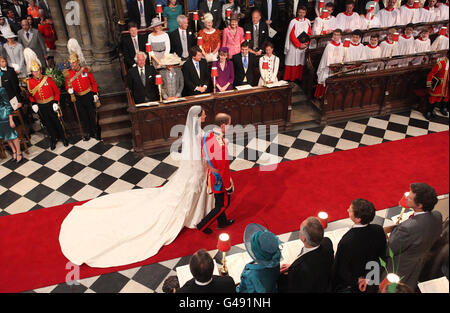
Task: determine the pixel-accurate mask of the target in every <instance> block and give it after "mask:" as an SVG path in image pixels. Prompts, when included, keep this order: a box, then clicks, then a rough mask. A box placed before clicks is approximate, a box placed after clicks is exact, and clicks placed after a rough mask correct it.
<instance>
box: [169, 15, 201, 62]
mask: <svg viewBox="0 0 450 313" xmlns="http://www.w3.org/2000/svg"><path fill="white" fill-rule="evenodd" d="M177 22H178V28H177V29H176V30H174V31H173V32H170V33H169V38H170V53H176V54H177V55H178V56H179V57H180V58H181V59H182V60H183V61H184V60H186V59H187V58H188V57H189V50H190V49H191V47H192V46H195V42H196V39H195V37H194V34H193V33H192V31H190V30H189V29H188V26H189V21H188V18H187V17H186V16H185V15H178V16H177Z"/></svg>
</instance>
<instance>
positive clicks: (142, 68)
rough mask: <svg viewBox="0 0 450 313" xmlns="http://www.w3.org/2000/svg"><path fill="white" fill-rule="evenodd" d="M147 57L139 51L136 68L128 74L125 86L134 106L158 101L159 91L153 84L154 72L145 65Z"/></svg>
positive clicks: (152, 68) (150, 67)
mask: <svg viewBox="0 0 450 313" xmlns="http://www.w3.org/2000/svg"><path fill="white" fill-rule="evenodd" d="M146 59H147V55H146V53H145V52H141V51H139V52H138V53H137V54H136V57H135V60H136V64H137V66H135V67H132V68H131V69H130V71H129V72H128V77H127V84H128V88H130V91H131V94H132V96H133V99H134V102H135V103H136V104H139V103H145V102H149V101H155V100H159V91H158V88H157V86H156V84H155V76H156V70H155V68H154V67H153V66H152V65H149V64H146Z"/></svg>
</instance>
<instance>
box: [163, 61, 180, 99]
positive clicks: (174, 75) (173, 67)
mask: <svg viewBox="0 0 450 313" xmlns="http://www.w3.org/2000/svg"><path fill="white" fill-rule="evenodd" d="M160 62H161V63H160V64H161V66H165V67H166V68H165V69H163V70H161V72H160V74H161V77H162V80H163V85H162V89H161V93H162V97H163V99H164V100H173V99H176V98H179V97H181V93H182V92H183V87H184V78H183V73H182V72H181V69H180V68H179V65H181V63H182V61H181V58H180V57H179V56H177V55H176V54H175V53H174V54H166V55H164V57H163V58H162V59H161V61H160Z"/></svg>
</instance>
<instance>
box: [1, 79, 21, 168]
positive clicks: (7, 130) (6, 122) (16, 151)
mask: <svg viewBox="0 0 450 313" xmlns="http://www.w3.org/2000/svg"><path fill="white" fill-rule="evenodd" d="M12 113H13V110H12V107H11V104H10V103H9V101H8V94H7V92H6V89H5V88H3V87H0V139H3V140H4V141H6V142H8V145H9V146H10V148H11V151H12V152H13V159H14V160H16V161H17V162H20V161H22V159H23V157H22V152H20V142H19V138H18V136H17V132H16V131H15V130H14V128H16V125H15V124H14V121H13V116H12Z"/></svg>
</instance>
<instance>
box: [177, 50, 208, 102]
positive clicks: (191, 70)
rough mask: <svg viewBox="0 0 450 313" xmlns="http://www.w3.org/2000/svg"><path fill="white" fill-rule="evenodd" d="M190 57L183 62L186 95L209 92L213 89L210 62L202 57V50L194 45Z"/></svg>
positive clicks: (184, 92) (184, 93) (184, 91)
mask: <svg viewBox="0 0 450 313" xmlns="http://www.w3.org/2000/svg"><path fill="white" fill-rule="evenodd" d="M189 54H190V56H191V57H190V58H189V59H188V60H187V61H186V63H184V64H183V68H182V71H183V78H184V89H183V95H184V96H193V95H200V94H204V93H207V92H208V91H210V89H211V83H210V77H209V76H210V73H209V69H208V63H207V62H206V60H205V59H203V58H202V56H203V55H202V50H201V49H200V48H199V47H197V46H193V47H192V48H191V49H190V50H189Z"/></svg>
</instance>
